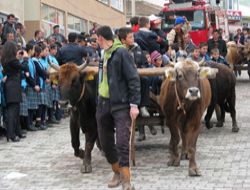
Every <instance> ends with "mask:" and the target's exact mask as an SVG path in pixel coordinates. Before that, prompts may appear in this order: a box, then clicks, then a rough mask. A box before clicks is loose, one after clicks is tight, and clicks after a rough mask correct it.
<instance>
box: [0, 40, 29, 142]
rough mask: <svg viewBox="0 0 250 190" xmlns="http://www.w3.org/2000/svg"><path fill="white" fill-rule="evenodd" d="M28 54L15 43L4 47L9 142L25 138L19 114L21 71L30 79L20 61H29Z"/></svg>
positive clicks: (3, 62)
mask: <svg viewBox="0 0 250 190" xmlns="http://www.w3.org/2000/svg"><path fill="white" fill-rule="evenodd" d="M26 55H27V53H26V52H25V51H21V50H19V51H18V50H17V46H16V44H15V43H14V42H11V41H7V42H6V43H5V44H4V46H3V52H2V57H1V63H2V66H3V74H4V75H5V76H6V81H5V84H4V91H5V99H6V109H7V141H9V139H10V140H11V141H12V142H18V141H19V140H20V139H19V138H24V137H25V136H24V135H22V134H21V128H20V121H19V112H20V102H21V101H22V91H21V71H24V72H25V75H26V76H27V77H28V76H29V73H28V67H27V64H25V63H23V64H21V63H20V60H21V59H23V61H27V60H26V59H25V58H24V57H26Z"/></svg>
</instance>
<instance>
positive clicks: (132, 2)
mask: <svg viewBox="0 0 250 190" xmlns="http://www.w3.org/2000/svg"><path fill="white" fill-rule="evenodd" d="M134 16H135V0H131V17H134Z"/></svg>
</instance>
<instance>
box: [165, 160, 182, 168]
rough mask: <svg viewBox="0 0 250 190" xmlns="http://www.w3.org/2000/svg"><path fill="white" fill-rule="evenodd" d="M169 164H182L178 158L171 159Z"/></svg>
mask: <svg viewBox="0 0 250 190" xmlns="http://www.w3.org/2000/svg"><path fill="white" fill-rule="evenodd" d="M167 164H168V166H175V167H177V166H180V160H178V159H170V160H169V161H168V163H167Z"/></svg>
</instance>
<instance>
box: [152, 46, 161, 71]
mask: <svg viewBox="0 0 250 190" xmlns="http://www.w3.org/2000/svg"><path fill="white" fill-rule="evenodd" d="M150 57H151V60H152V64H153V65H154V66H155V67H161V65H162V55H161V54H160V53H159V52H158V51H156V50H155V51H153V52H152V53H151V55H150Z"/></svg>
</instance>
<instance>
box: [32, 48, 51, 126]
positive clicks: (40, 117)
mask: <svg viewBox="0 0 250 190" xmlns="http://www.w3.org/2000/svg"><path fill="white" fill-rule="evenodd" d="M47 55H48V47H47V46H45V45H44V44H40V45H37V46H35V56H34V57H33V61H34V63H35V67H36V73H37V76H38V77H39V85H40V91H39V93H38V110H37V113H36V127H37V128H38V129H41V130H45V129H47V126H46V125H45V116H46V108H47V105H48V104H49V103H48V99H49V93H48V91H47V87H46V86H47V83H48V82H49V81H48V74H47V68H48V65H47V64H48V62H47V61H46V60H45V59H46V56H47Z"/></svg>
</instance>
